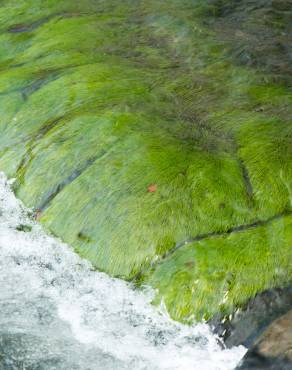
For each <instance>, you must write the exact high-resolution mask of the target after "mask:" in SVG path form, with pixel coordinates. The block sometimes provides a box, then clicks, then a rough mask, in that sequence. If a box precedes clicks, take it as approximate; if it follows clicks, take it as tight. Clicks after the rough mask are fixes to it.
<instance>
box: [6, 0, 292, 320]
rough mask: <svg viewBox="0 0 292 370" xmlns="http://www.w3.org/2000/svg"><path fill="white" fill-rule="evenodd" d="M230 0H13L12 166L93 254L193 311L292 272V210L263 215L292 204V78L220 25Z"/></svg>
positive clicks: (69, 237)
mask: <svg viewBox="0 0 292 370" xmlns="http://www.w3.org/2000/svg"><path fill="white" fill-rule="evenodd" d="M225 3H226V2H223V1H218V2H212V4H211V3H210V2H209V1H206V2H203V1H200V2H198V1H196V2H194V1H191V0H184V1H183V2H178V1H177V0H171V1H168V2H164V1H157V0H155V1H154V0H150V1H149V0H147V1H146V0H145V1H142V0H141V1H139V2H137V1H132V0H127V1H123V2H121V1H118V0H117V1H115V0H111V1H101V0H99V1H92V0H86V1H82V3H79V2H77V1H75V0H74V1H72V0H70V1H69V0H68V1H53V0H51V1H35V0H34V1H30V0H18V1H14V0H8V1H7V2H6V3H5V4H0V23H1V25H2V28H1V29H2V32H1V34H0V111H1V119H0V170H4V171H5V172H6V173H7V174H8V175H9V176H10V177H16V182H15V184H14V188H15V191H16V193H17V195H18V196H19V197H20V198H21V199H22V200H23V201H24V202H25V203H26V204H27V205H29V206H30V207H34V208H36V209H38V208H40V209H41V211H42V217H41V222H43V224H44V225H45V227H47V228H48V229H49V230H50V231H51V232H53V233H54V234H56V235H57V236H60V237H61V238H62V239H63V240H65V241H66V242H68V243H70V244H72V245H73V247H74V248H75V250H76V251H77V252H78V253H79V254H80V255H81V256H82V257H84V258H87V259H89V260H90V261H91V262H92V264H93V265H94V267H96V268H98V269H100V270H102V271H106V272H108V273H109V274H111V275H114V276H120V277H123V278H125V279H128V280H130V279H133V278H134V277H137V276H140V278H141V280H142V281H143V276H144V275H145V279H144V281H146V282H148V283H149V284H151V285H152V286H154V287H156V288H158V298H157V302H158V301H159V300H160V299H162V298H163V299H164V300H165V302H166V305H167V307H168V309H169V310H170V312H171V315H172V316H173V317H174V318H176V319H179V320H186V321H190V320H191V318H200V319H201V318H208V317H211V316H212V315H214V314H215V313H217V312H218V311H222V312H230V311H231V310H232V309H233V308H234V307H237V306H239V305H242V304H243V303H244V302H245V301H246V300H248V299H249V298H250V297H252V296H253V295H254V294H255V293H257V292H259V291H261V290H263V289H265V288H267V287H271V286H276V285H280V284H283V283H285V282H288V281H290V277H291V271H290V270H289V268H288V267H287V264H286V262H285V258H286V261H288V259H289V256H290V254H289V248H288V245H289V240H291V238H290V236H289V235H290V230H291V222H290V221H289V220H290V219H289V218H287V217H286V218H282V219H281V218H279V219H277V220H274V221H273V222H269V223H268V224H267V225H266V226H261V223H260V221H264V222H265V220H267V219H269V218H271V217H280V216H281V215H282V214H284V213H289V212H290V211H291V186H292V184H291V181H292V180H291V179H292V173H291V169H292V155H291V154H292V153H291V147H292V145H291V144H292V142H291V134H292V132H291V117H292V114H291V113H292V110H291V93H290V92H289V90H288V88H287V86H286V85H285V84H283V83H282V84H281V83H280V82H279V81H278V80H277V79H275V78H274V76H273V75H272V74H271V75H270V74H269V73H268V72H267V71H265V72H263V71H261V70H260V69H258V70H257V69H252V68H248V67H246V66H242V65H239V64H238V63H237V61H236V62H235V59H234V58H233V57H232V53H231V54H230V53H229V51H228V47H229V46H228V47H227V45H229V44H228V43H227V42H226V41H225V39H224V37H223V36H222V35H218V34H216V33H215V32H214V30H215V28H212V27H213V23H214V22H215V18H214V17H218V16H220V11H221V9H222V6H224V5H226V4H227V3H226V4H225ZM227 5H228V4H227ZM16 20H17V21H16ZM277 81H278V82H277ZM150 185H155V186H156V191H154V192H149V191H148V188H149V186H150ZM253 223H255V224H257V223H258V225H259V226H258V227H255V228H254V229H251V230H246V231H244V232H241V233H233V232H231V231H232V230H233V229H236V228H237V227H246V225H249V224H253ZM230 232H231V234H230V235H229V234H228V236H227V235H225V234H224V233H230ZM214 233H215V234H216V235H217V234H218V235H217V237H214V238H210V235H212V234H214ZM277 233H278V234H277ZM219 234H222V236H219ZM284 234H285V235H284ZM277 235H279V238H278V239H277V240H276V236H277ZM196 237H200V238H206V240H202V241H200V242H198V243H195V244H192V245H187V246H185V247H181V248H179V250H177V252H175V253H174V254H173V255H171V256H169V257H168V258H167V259H165V256H166V255H167V254H168V253H169V252H170V251H173V248H175V247H177V246H182V245H183V244H184V242H185V241H187V240H189V239H192V238H196ZM289 238H290V239H289ZM269 248H270V249H271V250H272V252H271V255H268V254H267V253H268V252H267V249H269ZM277 248H278V249H279V255H278V259H276V256H275V251H276V249H277ZM285 256H286V257H285ZM158 262H159V263H160V264H159V265H157V268H156V269H155V268H154V267H153V266H156V264H157V263H158ZM216 266H218V268H217V267H216ZM261 266H262V267H261ZM268 267H269V271H268V270H267V269H268ZM277 268H279V271H282V272H281V273H280V272H277V271H278V270H277ZM255 271H256V272H255ZM283 271H285V272H286V277H285V276H284V275H285V274H284V273H283ZM273 274H274V275H273ZM256 275H257V276H258V281H256ZM272 275H273V276H274V277H275V278H274V280H273V278H272ZM226 284H227V285H226ZM228 284H229V285H228ZM226 286H227V288H228V292H229V293H228V296H227V298H226V297H225V298H226V299H227V300H226V302H225V303H224V302H223V303H222V300H223V298H224V296H225V295H226V294H227V293H226V291H227V290H226V289H227V288H226ZM222 297H223V298H222Z"/></svg>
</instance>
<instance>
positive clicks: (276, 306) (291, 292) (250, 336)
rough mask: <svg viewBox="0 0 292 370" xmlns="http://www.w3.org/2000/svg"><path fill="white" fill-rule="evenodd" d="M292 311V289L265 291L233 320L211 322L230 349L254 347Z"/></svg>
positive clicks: (221, 319)
mask: <svg viewBox="0 0 292 370" xmlns="http://www.w3.org/2000/svg"><path fill="white" fill-rule="evenodd" d="M291 309H292V286H289V287H287V288H282V289H281V288H275V289H269V290H266V291H264V292H263V293H260V294H258V295H257V296H256V297H255V298H253V299H251V300H250V301H249V303H248V304H247V306H246V307H245V308H244V309H242V310H241V311H238V312H236V313H235V314H234V315H233V316H232V317H225V318H222V317H221V318H220V319H219V318H217V319H214V320H212V321H210V324H211V325H212V326H214V328H215V329H214V331H215V333H216V334H218V335H219V336H220V337H221V338H222V339H223V340H224V342H225V344H226V346H227V347H232V346H237V345H240V344H243V345H244V346H246V347H248V348H249V347H250V346H251V345H252V344H253V343H254V341H255V339H256V338H258V336H259V335H260V334H261V333H262V332H263V331H264V330H265V329H266V328H267V326H268V325H269V324H270V323H271V322H273V321H274V320H276V319H277V318H279V317H280V316H282V315H283V314H285V313H287V312H288V311H289V310H291Z"/></svg>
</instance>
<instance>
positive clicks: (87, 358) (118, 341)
mask: <svg viewBox="0 0 292 370" xmlns="http://www.w3.org/2000/svg"><path fill="white" fill-rule="evenodd" d="M154 294H155V292H153V291H152V290H151V289H150V288H149V289H148V288H145V289H143V290H137V289H135V287H134V286H132V285H131V284H129V283H127V282H125V281H122V280H119V279H114V278H111V277H109V276H108V275H106V274H104V273H101V272H97V271H94V269H93V268H92V266H91V265H90V263H88V262H87V261H84V260H82V259H81V258H80V257H79V256H78V255H76V254H75V253H74V251H73V249H72V248H71V247H70V246H68V245H66V244H64V243H62V242H61V241H60V240H58V239H57V238H55V237H53V236H50V235H48V234H47V233H46V232H45V231H44V230H43V229H42V227H41V225H40V224H39V223H38V222H36V221H35V220H34V219H33V217H32V211H31V210H29V209H27V208H25V207H24V206H23V204H22V203H21V202H20V201H19V200H18V199H16V197H15V195H14V193H13V192H12V190H11V181H8V180H7V179H6V177H5V175H4V174H1V173H0V369H1V370H14V369H16V370H25V369H26V370H75V369H76V370H99V369H102V370H123V369H130V370H232V369H234V368H235V367H236V365H237V364H238V362H239V361H240V359H241V358H242V357H243V355H244V354H245V352H246V349H245V348H244V347H242V346H240V347H234V348H232V349H226V348H224V347H223V346H222V344H221V343H220V342H219V341H218V338H216V337H215V336H214V335H213V334H212V332H211V330H210V328H209V326H208V325H207V324H202V323H200V324H194V325H193V326H186V325H183V324H180V323H177V322H175V321H173V320H171V318H170V317H169V316H168V314H167V312H166V310H165V308H164V306H163V304H162V305H161V307H159V308H157V307H154V306H153V305H151V301H152V299H153V296H154Z"/></svg>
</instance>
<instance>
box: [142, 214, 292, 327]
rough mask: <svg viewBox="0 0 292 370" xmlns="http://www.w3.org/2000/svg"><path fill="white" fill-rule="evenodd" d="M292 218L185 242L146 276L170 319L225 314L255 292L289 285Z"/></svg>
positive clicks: (291, 260)
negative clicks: (163, 304)
mask: <svg viewBox="0 0 292 370" xmlns="http://www.w3.org/2000/svg"><path fill="white" fill-rule="evenodd" d="M291 243H292V218H291V216H286V217H280V218H279V219H276V220H273V221H271V222H268V223H267V224H266V225H264V226H261V225H259V226H258V227H251V228H250V229H248V230H245V231H240V232H234V233H231V234H229V235H221V236H214V237H209V238H206V239H204V240H201V241H198V242H194V243H190V244H188V245H186V246H184V247H182V248H181V249H179V250H178V251H176V252H175V253H174V254H172V255H171V256H169V257H168V258H167V259H165V260H164V261H163V262H162V263H161V264H159V265H158V266H156V268H155V269H153V271H152V272H149V273H147V274H146V277H145V278H144V283H147V284H150V285H151V286H153V287H154V288H157V291H158V295H157V296H156V300H155V302H156V303H157V304H160V302H161V300H162V301H163V302H164V303H165V305H166V307H167V309H168V311H169V313H170V315H171V316H172V317H173V318H174V319H176V320H183V321H186V322H192V321H193V320H194V319H196V320H202V319H205V320H208V319H210V318H211V317H212V316H213V315H215V314H218V311H219V312H220V314H221V315H229V314H230V313H232V312H234V310H235V309H236V308H240V307H241V306H242V305H243V304H244V303H245V302H246V301H247V300H248V299H250V298H251V297H254V296H255V294H256V293H257V292H259V291H263V290H265V289H268V288H271V287H277V286H281V285H285V284H287V283H289V282H290V283H291V274H292V270H291V266H292V263H291V262H292V255H291Z"/></svg>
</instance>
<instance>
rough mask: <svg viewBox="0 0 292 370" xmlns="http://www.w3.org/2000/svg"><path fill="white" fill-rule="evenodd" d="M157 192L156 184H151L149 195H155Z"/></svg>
mask: <svg viewBox="0 0 292 370" xmlns="http://www.w3.org/2000/svg"><path fill="white" fill-rule="evenodd" d="M156 190H157V185H156V184H151V185H149V186H148V192H149V193H155V192H156Z"/></svg>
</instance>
